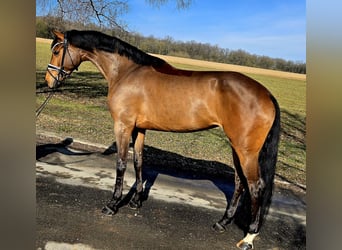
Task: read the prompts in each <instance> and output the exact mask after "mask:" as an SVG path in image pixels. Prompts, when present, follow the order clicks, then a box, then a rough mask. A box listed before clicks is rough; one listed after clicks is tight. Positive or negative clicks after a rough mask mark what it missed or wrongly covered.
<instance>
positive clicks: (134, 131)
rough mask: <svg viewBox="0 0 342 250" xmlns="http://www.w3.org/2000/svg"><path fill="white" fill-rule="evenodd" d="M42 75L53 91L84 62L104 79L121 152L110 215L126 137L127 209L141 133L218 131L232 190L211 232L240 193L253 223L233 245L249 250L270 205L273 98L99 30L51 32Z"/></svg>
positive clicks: (136, 199) (227, 217) (235, 78)
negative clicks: (229, 158) (229, 154)
mask: <svg viewBox="0 0 342 250" xmlns="http://www.w3.org/2000/svg"><path fill="white" fill-rule="evenodd" d="M54 34H55V39H54V40H53V42H52V45H51V49H52V57H51V62H50V64H49V65H48V69H47V73H46V81H47V83H48V86H49V87H51V88H57V87H58V86H59V85H60V84H61V83H62V82H63V81H64V80H65V78H67V77H68V76H70V74H71V73H72V72H73V70H75V69H77V67H78V66H79V65H80V64H81V63H82V62H83V61H91V62H92V63H94V64H95V65H96V66H97V68H98V69H99V70H100V71H101V73H102V74H103V76H104V77H105V78H106V80H107V81H108V86H109V88H108V106H109V109H110V113H111V116H112V118H113V120H114V133H115V139H116V145H117V150H118V155H117V166H116V171H117V173H116V182H115V186H114V193H113V197H112V199H111V200H110V202H109V203H108V204H107V205H106V206H105V207H104V208H103V213H105V214H108V215H112V214H115V213H116V212H117V211H118V204H119V202H120V201H121V198H122V189H123V178H124V174H125V170H126V165H127V154H128V148H129V142H130V138H131V137H132V139H133V145H134V168H135V171H136V191H135V194H134V196H133V198H132V200H131V201H130V203H129V205H130V206H131V207H132V208H138V207H140V206H141V200H142V192H143V182H142V159H143V145H144V137H145V131H146V130H147V129H150V130H159V131H174V132H192V131H197V130H203V129H207V128H211V127H215V126H219V127H221V128H222V129H223V131H224V132H225V134H226V135H227V137H228V139H229V141H230V144H231V147H232V149H233V159H234V165H235V169H236V174H235V191H234V194H233V197H232V200H231V202H230V203H229V205H228V206H227V209H226V212H225V214H224V216H223V218H222V219H221V220H220V221H219V222H217V223H216V224H215V225H214V226H213V228H214V229H215V230H216V231H218V232H223V231H225V228H226V226H227V225H228V224H229V223H230V222H231V221H232V219H233V217H234V214H235V211H236V209H237V206H238V204H239V199H240V196H241V194H242V192H243V191H244V190H246V191H247V194H249V195H248V197H250V203H248V204H249V205H250V208H249V209H250V212H251V221H250V222H248V223H249V229H248V232H247V234H246V236H245V238H244V239H242V240H241V241H240V242H239V243H238V244H237V246H238V247H240V248H241V249H252V248H253V239H254V237H255V236H256V235H258V233H259V230H260V227H261V225H262V222H263V219H264V217H265V215H266V213H267V208H268V207H269V204H270V201H271V196H272V190H273V180H274V173H275V165H276V161H277V152H278V141H279V133H280V111H279V106H278V104H277V101H276V100H275V98H274V97H273V96H272V95H271V93H270V92H269V91H268V90H267V89H266V88H265V87H264V86H262V85H261V84H260V83H258V82H257V81H255V80H253V79H251V78H249V77H247V76H245V75H243V74H240V73H237V72H217V71H212V72H205V71H185V70H179V69H176V68H174V67H172V66H171V65H170V64H168V63H167V62H165V61H164V60H161V59H159V58H157V57H153V56H151V55H148V54H146V53H144V52H142V51H141V50H139V49H137V48H135V47H133V46H131V45H129V44H127V43H126V42H124V41H121V40H120V39H118V38H115V37H111V36H108V35H105V34H102V33H100V32H96V31H76V30H71V31H67V32H65V33H60V32H57V31H56V32H54Z"/></svg>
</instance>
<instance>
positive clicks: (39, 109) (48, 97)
mask: <svg viewBox="0 0 342 250" xmlns="http://www.w3.org/2000/svg"><path fill="white" fill-rule="evenodd" d="M54 93H55V91H51V92H50V94H49V95H48V96H47V97H46V99H45V101H44V102H43V103H42V104H41V105H40V107H39V108H38V109H37V110H36V118H38V116H39V114H40V113H41V112H42V110H43V109H44V108H45V106H46V104H47V103H48V102H49V101H50V99H51V98H52V96H53V94H54Z"/></svg>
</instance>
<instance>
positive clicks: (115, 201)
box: [102, 159, 127, 215]
mask: <svg viewBox="0 0 342 250" xmlns="http://www.w3.org/2000/svg"><path fill="white" fill-rule="evenodd" d="M126 165H127V164H126V162H124V161H122V160H121V159H118V161H117V170H116V180H115V186H114V193H113V197H112V199H111V200H110V201H109V203H108V204H107V205H106V206H105V207H104V208H103V209H102V213H104V214H106V215H113V214H115V213H117V211H118V209H119V203H120V201H121V198H122V189H123V180H124V174H125V171H126Z"/></svg>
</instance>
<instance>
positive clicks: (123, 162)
mask: <svg viewBox="0 0 342 250" xmlns="http://www.w3.org/2000/svg"><path fill="white" fill-rule="evenodd" d="M132 130H133V128H131V127H128V126H126V125H125V124H123V123H121V122H115V123H114V133H115V138H116V147H117V150H118V153H117V161H116V180H115V185H114V192H113V197H112V199H111V200H110V202H109V203H108V204H107V205H106V206H105V207H104V208H103V209H102V213H104V214H107V215H113V214H115V213H116V212H117V211H118V209H119V208H118V205H119V203H120V201H121V198H122V190H123V182H124V175H125V171H126V167H127V156H128V148H129V141H130V137H131V134H132Z"/></svg>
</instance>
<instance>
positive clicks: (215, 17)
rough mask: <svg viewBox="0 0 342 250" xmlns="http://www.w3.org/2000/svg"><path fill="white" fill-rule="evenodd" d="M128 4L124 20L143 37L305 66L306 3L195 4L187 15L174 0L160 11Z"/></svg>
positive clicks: (133, 1) (202, 0)
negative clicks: (297, 62)
mask: <svg viewBox="0 0 342 250" xmlns="http://www.w3.org/2000/svg"><path fill="white" fill-rule="evenodd" d="M128 2H129V4H130V5H129V6H130V9H129V12H128V13H127V14H125V15H124V16H123V21H125V22H126V24H127V25H128V28H129V30H131V31H136V32H139V33H140V34H142V35H145V36H149V35H153V36H154V37H158V38H165V37H166V36H170V37H172V38H173V39H174V40H179V41H191V40H194V41H196V42H202V43H210V44H212V45H218V46H219V47H221V48H228V49H231V50H237V49H242V50H245V51H247V52H249V53H251V54H256V55H265V56H269V57H272V58H282V59H285V60H292V61H300V62H306V3H305V1H303V0H286V1H285V0H283V1H281V0H263V1H260V0H235V1H233V0H212V1H206V0H193V3H192V4H191V6H190V7H189V8H188V9H186V10H177V8H176V4H175V3H174V2H173V1H169V3H168V4H166V5H164V6H162V7H160V8H157V7H153V6H151V5H149V4H147V3H146V1H144V0H129V1H128Z"/></svg>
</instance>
